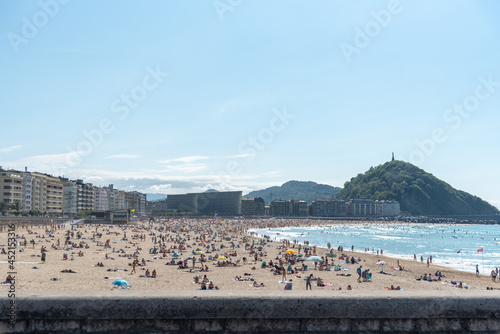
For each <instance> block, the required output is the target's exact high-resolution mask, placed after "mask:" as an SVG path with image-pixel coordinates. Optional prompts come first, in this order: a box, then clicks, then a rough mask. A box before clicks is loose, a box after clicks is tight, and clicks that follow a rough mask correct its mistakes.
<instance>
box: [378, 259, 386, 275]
mask: <svg viewBox="0 0 500 334" xmlns="http://www.w3.org/2000/svg"><path fill="white" fill-rule="evenodd" d="M377 264H378V265H381V266H382V270H381V271H380V272H381V273H383V272H384V265H385V264H387V262H385V261H378V262H377Z"/></svg>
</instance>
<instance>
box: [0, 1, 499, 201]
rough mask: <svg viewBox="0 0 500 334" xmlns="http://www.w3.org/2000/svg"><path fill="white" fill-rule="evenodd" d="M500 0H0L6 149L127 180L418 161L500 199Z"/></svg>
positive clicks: (148, 184)
mask: <svg viewBox="0 0 500 334" xmlns="http://www.w3.org/2000/svg"><path fill="white" fill-rule="evenodd" d="M499 10H500V4H499V3H498V2H497V1H493V0H491V1H480V2H479V1H477V2H472V1H456V0H455V1H440V2H436V1H418V2H417V1H408V2H399V1H395V0H391V1H364V2H363V1H356V2H352V1H312V2H311V1H294V0H287V1H284V0H282V1H268V0H252V1H249V0H241V1H238V0H220V1H219V0H217V1H124V0H119V1H118V0H116V1H105V2H104V1H92V0H86V1H82V0H80V1H77V0H72V1H68V0H64V1H63V0H41V1H2V2H0V49H1V52H0V73H1V80H0V89H1V91H2V99H1V102H0V108H1V110H2V116H3V118H2V125H3V126H2V131H1V133H0V165H1V166H3V167H4V168H5V167H9V168H16V169H24V167H25V166H27V167H28V169H29V170H32V171H41V172H47V173H51V174H54V175H65V176H67V177H70V178H77V177H80V178H83V179H84V180H86V181H87V182H92V183H94V184H96V185H107V184H109V183H114V184H115V186H117V187H118V188H122V189H135V190H139V191H144V192H159V193H184V192H188V191H203V190H206V189H208V188H215V189H219V190H243V191H244V192H248V191H251V190H256V189H262V188H264V187H268V186H273V185H280V184H282V183H284V182H286V181H288V180H311V181H316V182H320V183H326V184H330V185H334V186H342V185H343V184H344V182H345V181H347V180H349V179H350V178H351V177H353V176H355V175H357V174H358V173H362V172H365V171H366V170H368V169H369V168H370V166H375V165H378V164H381V163H384V162H385V161H387V160H389V159H390V157H391V152H395V155H396V159H400V160H404V161H408V162H412V163H414V164H415V165H418V166H419V167H421V168H423V169H425V170H426V171H428V172H430V173H432V174H434V175H435V176H437V177H439V178H441V179H443V180H445V181H446V182H448V183H449V184H451V185H452V186H454V187H455V188H458V189H461V190H465V191H467V192H470V193H472V194H474V195H477V196H480V197H482V198H483V199H486V200H488V201H489V202H490V203H493V204H495V205H497V206H500V192H499V191H498V189H499V188H500V180H499V178H498V173H497V172H498V166H499V163H500V157H499V156H498V154H497V152H498V150H497V148H496V143H498V142H500V140H499V139H500V132H499V131H498V130H497V129H498V127H499V125H500V124H499V123H500V116H499V112H498V111H499V107H500V67H499V66H498V59H500V23H499V22H498V20H497V19H496V17H495V16H494V15H495V13H498V12H499Z"/></svg>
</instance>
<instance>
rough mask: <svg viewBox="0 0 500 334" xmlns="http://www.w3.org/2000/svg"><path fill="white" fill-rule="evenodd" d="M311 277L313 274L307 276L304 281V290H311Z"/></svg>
mask: <svg viewBox="0 0 500 334" xmlns="http://www.w3.org/2000/svg"><path fill="white" fill-rule="evenodd" d="M312 277H313V274H311V275H309V276H308V277H307V279H306V290H307V288H309V290H312V285H311V279H312Z"/></svg>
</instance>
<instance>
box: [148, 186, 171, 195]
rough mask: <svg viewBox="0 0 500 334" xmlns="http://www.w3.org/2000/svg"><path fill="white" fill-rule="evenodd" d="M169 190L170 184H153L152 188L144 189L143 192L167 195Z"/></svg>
mask: <svg viewBox="0 0 500 334" xmlns="http://www.w3.org/2000/svg"><path fill="white" fill-rule="evenodd" d="M171 189H172V185H171V184H155V185H154V186H151V187H149V188H146V190H145V191H144V192H146V193H153V194H168V193H169V191H170V190H171Z"/></svg>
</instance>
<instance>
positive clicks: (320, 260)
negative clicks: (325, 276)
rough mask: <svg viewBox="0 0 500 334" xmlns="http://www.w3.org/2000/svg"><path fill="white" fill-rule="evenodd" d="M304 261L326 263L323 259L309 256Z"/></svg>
mask: <svg viewBox="0 0 500 334" xmlns="http://www.w3.org/2000/svg"><path fill="white" fill-rule="evenodd" d="M304 261H314V262H324V261H323V259H322V258H320V257H319V256H309V257H308V258H307V259H305V260H304Z"/></svg>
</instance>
